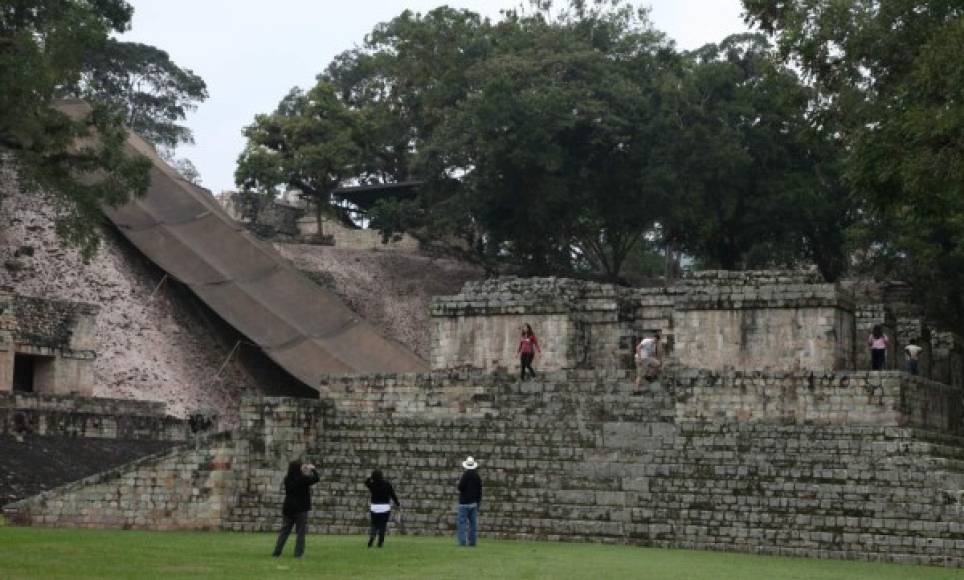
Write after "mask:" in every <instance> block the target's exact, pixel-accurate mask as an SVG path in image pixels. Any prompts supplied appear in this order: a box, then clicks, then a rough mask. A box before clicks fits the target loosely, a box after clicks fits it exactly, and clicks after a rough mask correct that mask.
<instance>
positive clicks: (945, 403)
mask: <svg viewBox="0 0 964 580" xmlns="http://www.w3.org/2000/svg"><path fill="white" fill-rule="evenodd" d="M673 381H674V383H675V395H676V401H677V404H676V418H677V420H678V421H688V420H701V421H714V422H732V421H736V422H740V423H757V422H770V423H780V424H805V425H842V426H846V425H882V426H883V425H897V426H902V427H924V428H931V429H935V430H938V431H942V432H951V431H960V430H961V429H962V427H964V407H962V403H964V401H962V398H961V397H962V395H964V392H962V391H961V389H960V388H957V387H952V386H949V385H945V384H942V383H937V382H934V381H930V380H927V379H923V378H920V377H912V376H910V375H907V374H905V373H901V372H895V371H889V372H869V371H856V372H842V373H823V374H817V373H812V372H811V373H806V372H797V373H786V374H783V373H776V374H770V375H767V374H763V373H755V372H729V373H713V372H707V371H698V370H674V371H673Z"/></svg>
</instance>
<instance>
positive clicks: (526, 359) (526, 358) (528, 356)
mask: <svg viewBox="0 0 964 580" xmlns="http://www.w3.org/2000/svg"><path fill="white" fill-rule="evenodd" d="M535 357H536V355H535V353H533V352H524V353H522V356H521V357H519V366H520V367H522V368H521V371H522V372H521V377H520V378H521V379H522V380H523V381H524V380H526V369H529V372H530V373H532V378H535V377H536V371H534V370H533V369H532V359H534V358H535Z"/></svg>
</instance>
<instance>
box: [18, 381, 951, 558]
mask: <svg viewBox="0 0 964 580" xmlns="http://www.w3.org/2000/svg"><path fill="white" fill-rule="evenodd" d="M875 375H876V374H873V375H872V374H868V373H865V374H863V375H848V376H849V377H850V378H849V382H847V384H845V385H844V384H842V382H844V381H843V376H834V375H827V376H826V377H823V378H821V379H820V380H817V381H815V382H814V383H813V385H812V386H811V385H810V384H807V383H803V384H798V385H797V386H796V387H795V389H792V388H790V385H791V384H792V383H793V382H798V383H799V381H800V380H801V379H802V377H803V375H800V376H792V377H788V376H786V375H773V376H767V375H765V374H763V373H759V374H757V375H755V376H754V377H752V378H751V377H744V376H737V375H735V374H727V373H723V374H719V373H716V374H714V373H709V372H705V371H704V372H689V373H686V372H682V371H681V372H674V371H672V369H670V370H668V371H667V374H666V375H665V376H664V379H665V380H664V382H663V383H662V384H660V383H653V384H652V385H650V388H649V389H648V390H647V391H646V393H645V394H643V395H641V396H631V395H630V393H631V391H632V384H631V377H630V376H629V375H628V374H627V373H624V372H619V371H610V372H593V371H569V372H557V373H549V374H548V375H547V376H545V377H544V379H545V380H540V381H535V382H527V383H518V382H516V381H514V380H512V378H511V377H510V376H508V375H489V376H483V375H478V374H472V373H465V372H463V373H436V374H433V375H406V376H398V377H384V376H382V377H368V378H354V379H331V380H330V381H329V385H328V386H329V387H330V388H331V389H332V391H333V392H335V393H336V395H335V396H334V398H333V399H332V400H320V401H300V400H291V399H249V400H246V401H245V403H244V404H243V406H242V424H241V427H240V428H239V429H238V430H237V431H235V432H234V433H233V434H232V435H231V436H230V437H229V436H226V435H225V436H221V437H219V438H215V439H211V440H208V441H207V442H206V443H203V444H202V445H199V446H198V447H197V448H196V449H190V450H183V451H181V452H180V453H175V454H168V455H164V456H161V457H157V458H153V459H150V460H145V461H141V462H139V463H136V464H134V465H132V466H130V467H129V468H127V469H125V470H121V471H117V472H112V473H109V474H104V475H102V476H99V477H97V478H94V479H92V480H89V481H87V482H84V483H80V484H76V485H73V486H68V487H67V488H62V489H60V490H56V491H53V492H49V493H47V494H44V495H42V496H39V497H36V498H32V499H30V500H27V501H24V502H20V503H18V504H13V506H11V508H10V510H9V512H8V516H9V517H10V518H12V519H14V520H15V521H18V522H21V523H32V524H37V525H79V526H108V527H144V528H155V529H170V528H177V527H193V528H210V527H220V528H221V529H229V530H263V531H268V530H274V529H276V526H277V525H278V524H279V521H280V517H279V513H278V512H279V506H280V502H281V498H282V493H281V487H280V483H281V478H282V477H283V474H284V468H285V465H286V463H287V461H288V460H290V459H292V458H298V457H303V458H306V459H308V460H311V461H314V462H315V463H317V464H318V465H319V466H320V468H321V472H322V482H321V483H320V484H319V485H318V486H317V487H316V490H315V494H314V496H315V500H314V504H315V510H314V511H313V512H312V514H311V517H310V527H311V529H312V530H313V531H317V532H322V533H358V534H361V533H364V530H365V529H366V519H367V513H366V512H367V496H366V493H365V491H364V487H363V485H362V481H363V479H364V478H365V476H366V475H367V473H368V472H369V471H370V470H371V469H373V468H376V467H378V468H381V469H383V470H385V471H386V474H387V476H388V477H389V478H390V479H392V480H393V481H394V483H395V486H396V489H397V491H398V493H399V495H400V498H401V500H402V503H403V505H404V509H405V523H406V530H407V531H408V532H409V533H417V534H435V535H439V534H450V533H452V531H453V527H454V502H455V499H456V495H455V482H456V481H457V479H458V477H459V475H460V471H461V470H460V468H459V461H460V460H461V458H463V457H464V456H465V455H469V454H471V455H474V456H475V457H476V458H478V459H479V461H480V464H481V468H480V473H481V475H482V477H483V480H484V481H485V493H484V500H483V512H482V518H481V530H482V538H483V541H484V540H485V539H486V538H492V537H507V538H545V539H568V540H592V541H601V542H615V543H632V544H638V545H651V546H661V547H682V548H701V549H717V550H738V551H747V552H755V553H768V554H783V555H800V556H815V557H835V558H861V559H873V560H890V561H901V562H922V563H929V564H938V565H951V566H961V565H962V564H964V557H962V556H961V554H962V553H964V552H962V549H964V517H962V515H961V513H960V511H959V505H958V503H957V502H958V498H959V497H960V492H959V490H961V489H964V471H962V470H961V468H960V459H961V458H964V439H962V438H961V436H960V435H957V434H953V433H949V432H947V431H939V430H936V429H919V428H916V427H913V425H936V424H941V425H944V426H945V427H949V428H950V427H953V428H954V429H959V428H960V424H959V419H953V418H952V417H951V409H945V410H944V411H940V412H939V413H938V414H941V413H947V415H946V417H947V418H946V419H944V420H938V421H933V420H931V419H929V418H928V419H925V418H923V417H924V413H923V411H922V409H923V408H924V405H925V401H928V402H927V409H928V411H927V412H928V414H929V413H931V412H932V409H931V407H930V404H931V403H930V402H929V401H930V400H931V398H932V396H933V394H932V393H930V391H932V390H933V387H932V385H929V384H926V383H925V382H921V381H919V380H915V379H910V378H909V377H906V376H905V375H901V374H888V373H883V374H881V378H882V379H884V380H885V381H889V382H888V384H887V385H885V387H884V389H883V396H882V397H880V398H878V399H876V400H875V399H872V398H871V399H868V398H867V397H868V396H872V395H873V393H870V394H869V395H868V389H867V388H866V386H867V385H866V384H864V383H862V382H861V381H862V380H866V381H872V379H873V378H874V376H875ZM748 380H754V381H757V380H758V381H760V385H759V386H758V385H755V384H754V383H750V382H748ZM891 383H892V384H891ZM767 385H770V386H767ZM744 388H746V389H748V390H751V391H754V392H755V393H756V394H751V395H748V396H746V398H745V399H744V400H742V401H741V402H740V405H742V406H743V408H748V409H750V410H751V411H752V413H751V414H750V415H749V416H748V418H749V420H745V419H743V420H741V419H739V418H736V417H729V416H721V415H719V414H718V413H701V412H696V410H698V409H701V407H700V405H699V400H698V399H699V398H700V397H710V398H711V399H712V398H714V397H715V399H716V400H717V401H722V400H723V399H725V398H727V397H731V396H736V395H737V394H738V393H740V392H741V391H742V390H743V389H744ZM801 390H802V391H805V392H806V394H804V395H803V396H804V397H810V398H811V402H810V403H808V404H807V405H810V406H811V408H812V409H813V412H812V413H809V414H808V413H794V414H788V413H785V412H783V411H782V410H783V409H788V408H793V407H794V405H798V404H799V402H798V401H799V398H800V397H801ZM901 393H903V395H901ZM841 397H843V398H844V399H845V398H847V397H849V399H850V402H851V403H853V404H855V405H858V404H859V409H858V411H859V412H855V413H854V414H852V415H848V416H847V417H840V416H836V415H834V412H835V409H836V408H837V405H838V404H846V403H844V402H843V401H844V399H841ZM901 398H902V399H903V401H901V400H900V399H901ZM348 401H352V405H354V406H348V405H347V402H348ZM710 406H711V407H712V406H713V405H712V404H711V405H710ZM771 408H773V409H777V410H779V411H778V412H775V413H772V412H770V411H769V410H770V409H771ZM954 412H955V413H956V412H957V411H954ZM822 417H826V418H827V419H828V420H827V421H821V420H820V419H821V418H822Z"/></svg>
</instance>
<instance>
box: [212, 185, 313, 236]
mask: <svg viewBox="0 0 964 580" xmlns="http://www.w3.org/2000/svg"><path fill="white" fill-rule="evenodd" d="M221 200H222V204H223V205H224V207H225V209H226V210H227V211H228V213H229V214H230V215H231V217H233V218H234V219H236V220H238V221H239V222H241V223H242V224H243V225H244V226H245V227H246V228H248V229H249V230H251V231H252V232H254V233H255V235H257V236H258V237H261V238H278V237H281V238H288V239H292V238H295V237H297V236H298V234H299V231H298V219H299V218H300V217H301V216H303V215H304V213H305V210H304V208H300V207H294V206H291V205H287V204H284V203H279V202H277V201H276V200H275V199H273V198H271V197H268V196H265V195H263V194H260V193H256V192H253V191H235V192H226V193H224V194H222V196H221Z"/></svg>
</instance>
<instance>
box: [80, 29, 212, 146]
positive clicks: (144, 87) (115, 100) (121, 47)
mask: <svg viewBox="0 0 964 580" xmlns="http://www.w3.org/2000/svg"><path fill="white" fill-rule="evenodd" d="M69 92H70V93H71V94H73V95H74V96H78V97H81V98H84V99H87V100H89V101H91V102H96V103H102V104H104V105H105V106H107V107H108V108H109V109H110V110H112V111H116V112H117V113H118V114H120V115H122V116H123V118H124V123H125V124H126V125H127V126H128V127H129V128H130V129H131V130H133V131H134V132H136V133H137V134H138V135H140V136H141V137H143V138H144V139H146V140H148V141H150V142H151V143H153V144H154V145H155V146H156V147H158V148H161V149H168V150H173V149H174V148H175V147H177V145H179V144H181V143H193V142H194V138H193V135H192V134H191V130H190V129H189V128H187V127H185V126H184V125H183V124H180V123H179V122H180V121H183V120H184V119H185V117H186V116H187V113H188V112H190V111H193V110H194V109H195V108H196V107H197V103H199V102H201V101H203V100H204V99H206V98H207V96H208V94H207V86H206V85H205V83H204V80H203V79H201V77H199V76H197V75H196V74H194V73H193V72H191V71H190V70H187V69H182V68H180V67H179V66H177V65H176V64H175V63H174V62H173V61H172V60H171V59H170V57H169V56H168V54H167V53H166V52H164V51H163V50H161V49H159V48H155V47H153V46H150V45H146V44H139V43H136V42H120V41H118V40H115V39H112V38H111V39H108V40H107V41H106V42H105V43H104V44H103V46H101V47H100V48H99V49H98V50H95V51H89V52H87V53H86V55H85V58H84V63H83V73H82V74H81V75H80V79H79V80H78V82H77V83H76V85H75V86H73V87H71V89H70V91H69Z"/></svg>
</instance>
